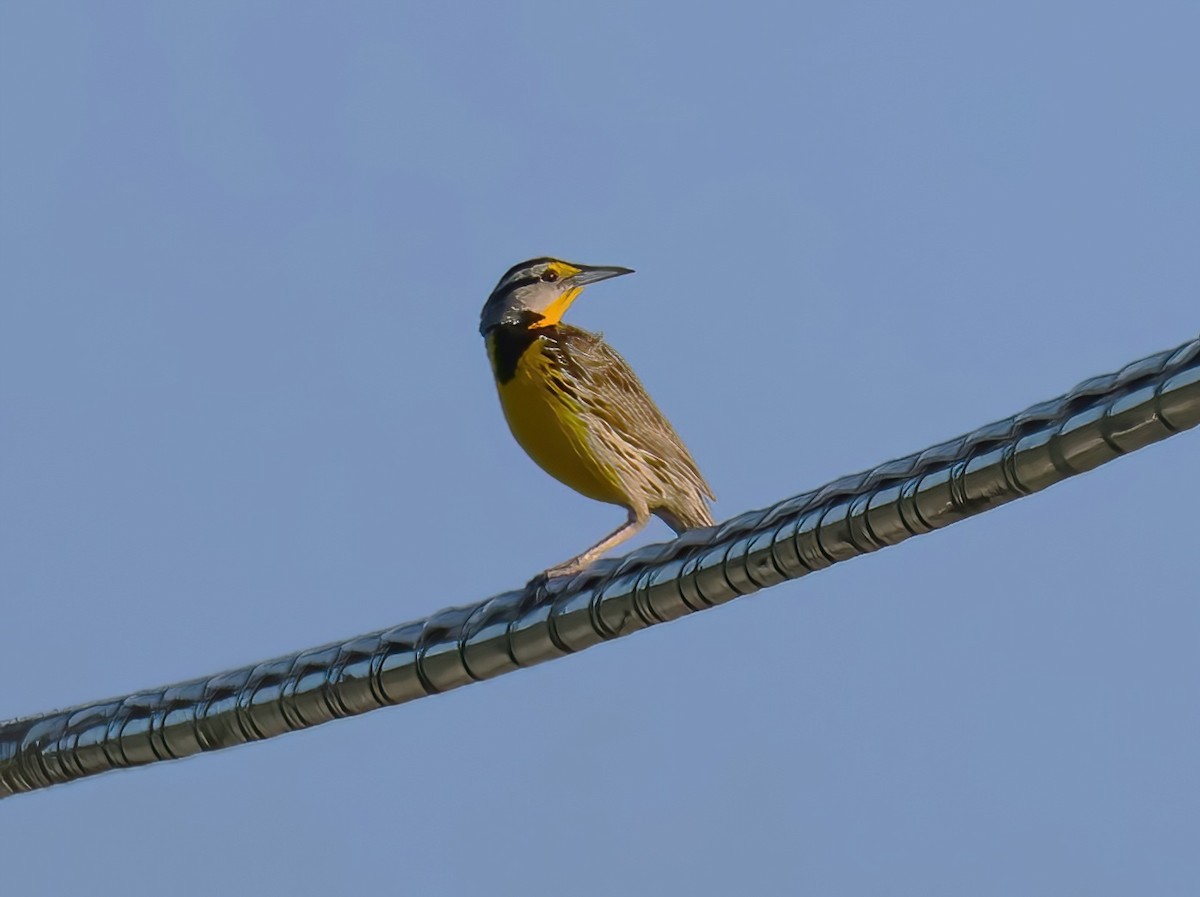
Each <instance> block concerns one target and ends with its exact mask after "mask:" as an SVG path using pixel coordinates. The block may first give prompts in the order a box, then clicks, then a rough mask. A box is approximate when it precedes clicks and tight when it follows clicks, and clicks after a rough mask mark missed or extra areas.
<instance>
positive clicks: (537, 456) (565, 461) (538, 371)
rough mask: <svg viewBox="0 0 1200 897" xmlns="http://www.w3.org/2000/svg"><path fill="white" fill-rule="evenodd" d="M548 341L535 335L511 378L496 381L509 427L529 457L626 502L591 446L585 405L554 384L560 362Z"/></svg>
mask: <svg viewBox="0 0 1200 897" xmlns="http://www.w3.org/2000/svg"><path fill="white" fill-rule="evenodd" d="M544 345H545V344H544V342H543V341H542V339H540V338H539V339H534V340H533V341H532V342H531V343H530V344H529V346H528V348H527V349H525V350H524V351H523V352H522V353H521V355H520V357H519V358H518V359H517V362H516V369H515V371H513V373H512V375H511V377H509V378H508V379H507V380H505V381H503V382H502V381H501V379H500V378H499V377H497V379H496V388H497V390H498V391H499V393H500V405H501V407H502V408H503V409H504V416H505V418H506V419H507V420H508V426H509V429H511V430H512V434H513V436H514V437H515V438H516V440H517V442H518V443H520V445H521V448H523V449H525V451H526V452H527V453H528V454H529V457H531V458H532V459H533V460H534V461H535V462H536V463H537V464H538V466H539V467H541V468H542V470H544V471H546V473H548V474H550V476H552V477H554V478H555V479H556V480H558V481H559V482H562V483H565V484H566V485H568V486H570V487H571V488H572V489H574V490H575V491H577V492H580V493H582V494H583V495H586V496H587V497H588V498H592V499H595V500H596V501H605V502H610V503H612V504H619V505H623V504H625V503H626V496H625V492H624V490H623V489H621V487H620V483H619V480H618V479H617V477H616V476H615V474H614V472H613V471H612V470H611V468H607V467H606V466H605V465H603V464H601V463H600V462H599V461H598V460H597V459H596V458H595V456H594V455H593V454H592V452H591V451H590V450H589V447H588V437H587V427H588V424H587V420H586V418H585V417H584V416H583V413H582V411H581V409H580V407H579V405H578V404H577V403H576V402H575V401H574V400H573V399H572V398H571V397H570V396H569V395H567V394H566V393H564V392H563V391H562V390H561V389H559V388H558V387H556V386H555V385H554V384H553V383H552V381H551V374H552V373H553V371H554V367H553V365H554V360H553V359H552V358H551V357H550V356H548V355H547V354H546V352H545V351H544ZM488 348H489V351H490V352H491V355H492V365H493V369H496V368H497V364H496V362H497V358H496V347H495V345H494V343H492V342H491V341H489V346H488Z"/></svg>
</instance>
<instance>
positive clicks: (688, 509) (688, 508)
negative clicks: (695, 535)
mask: <svg viewBox="0 0 1200 897" xmlns="http://www.w3.org/2000/svg"><path fill="white" fill-rule="evenodd" d="M654 514H655V515H656V516H657V517H658V519H659V520H661V521H662V522H663V523H665V524H666V525H667V526H669V527H671V529H673V530H675V533H676V534H679V533H683V532H687V531H688V530H690V529H700V528H701V527H704V526H712V525H713V516H712V511H710V510H709V509H708V504H707V503H706V502H705V501H704V499H702V498H700V497H699V496H696V501H695V502H688V504H686V505H676V506H675V507H672V508H655V509H654Z"/></svg>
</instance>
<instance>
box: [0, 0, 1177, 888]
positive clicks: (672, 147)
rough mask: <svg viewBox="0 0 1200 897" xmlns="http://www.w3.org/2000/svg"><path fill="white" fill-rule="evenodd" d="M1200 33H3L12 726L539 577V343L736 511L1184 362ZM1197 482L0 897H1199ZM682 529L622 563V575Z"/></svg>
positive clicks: (695, 632)
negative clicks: (538, 297)
mask: <svg viewBox="0 0 1200 897" xmlns="http://www.w3.org/2000/svg"><path fill="white" fill-rule="evenodd" d="M1198 41H1200V8H1198V7H1197V6H1196V5H1195V4H1193V3H1187V2H1162V3H1159V2H1148V3H1140V4H1111V3H1061V4H1046V3H1025V2H1013V0H1005V2H983V3H952V2H943V3H934V2H930V3H905V4H891V3H856V2H841V3H823V4H805V3H795V2H779V3H762V2H742V3H736V4H723V5H721V6H705V5H703V4H695V3H686V4H685V3H663V4H653V3H645V2H604V3H601V2H591V3H575V2H564V0H555V2H528V3H520V4H509V3H462V2H459V3H453V2H443V3H420V4H418V3H411V2H410V3H384V2H379V3H366V2H354V3H337V4H335V3H326V4H315V3H304V4H298V3H288V2H276V3H265V2H264V3H252V2H236V3H217V2H207V3H191V4H167V3H145V4H131V3H118V2H111V3H103V4H96V3H78V4H59V3H34V2H9V3H5V4H4V6H3V7H2V8H0V129H2V131H0V297H2V298H0V428H2V431H0V432H2V438H0V608H2V613H0V717H12V716H18V715H24V714H28V713H35V712H39V711H46V710H50V709H53V708H57V707H62V706H67V705H71V704H76V703H81V702H84V701H89V700H93V699H99V698H104V697H108V696H111V695H115V694H122V693H125V692H128V691H133V690H136V689H140V688H146V687H150V686H155V685H160V684H163V683H166V682H171V681H175V680H179V679H184V678H189V677H193V676H197V675H202V674H208V673H215V672H218V671H220V670H222V669H225V668H228V667H232V666H237V665H241V664H245V663H249V662H253V661H256V660H259V659H263V658H266V657H271V656H274V655H277V654H280V653H284V652H288V651H291V650H295V649H300V648H304V647H308V646H311V645H315V644H319V643H321V642H325V641H328V640H331V639H335V638H342V637H348V636H352V635H355V634H357V633H361V632H366V631H369V630H373V629H377V628H381V627H384V626H388V625H391V624H394V623H399V622H402V621H405V620H409V619H412V618H416V617H420V616H424V615H426V614H427V613H430V612H432V611H435V610H437V609H439V608H441V607H443V606H446V605H449V604H461V603H467V602H472V601H476V600H479V599H482V598H485V597H487V596H489V595H491V594H494V593H496V592H499V591H503V590H506V589H509V588H512V587H515V586H517V585H519V584H521V583H523V582H524V581H525V580H526V579H527V578H528V577H529V576H530V575H531V574H533V573H535V572H536V571H537V570H540V569H541V568H543V567H545V566H547V565H549V564H551V563H554V562H556V561H560V560H562V559H563V558H565V557H567V556H569V555H571V554H573V553H575V552H577V551H578V550H580V549H582V548H583V547H585V546H586V545H589V544H591V542H593V541H595V540H596V539H597V538H599V536H600V535H602V534H603V533H605V532H607V531H608V530H609V529H611V528H612V527H613V526H615V525H616V524H617V523H618V522H619V521H620V520H621V519H622V512H621V511H620V510H618V509H616V508H613V507H609V506H604V505H599V504H594V503H591V502H589V501H587V500H586V499H583V498H581V497H579V496H577V495H575V494H574V493H572V492H570V491H569V490H567V489H566V488H565V487H563V486H560V485H558V484H557V483H556V482H554V481H552V480H551V479H549V478H548V477H547V476H546V475H545V474H543V473H542V472H541V471H539V470H538V469H537V468H536V467H535V466H534V465H533V464H532V462H530V461H528V460H527V459H526V457H525V456H524V455H523V454H522V452H521V451H520V449H519V448H518V447H517V446H516V444H515V443H514V442H513V441H512V439H511V437H510V436H509V434H508V431H507V429H506V427H505V425H504V421H503V419H502V417H501V414H500V410H499V407H498V404H497V401H496V396H495V392H494V388H493V386H492V382H491V376H490V372H489V370H488V365H487V361H486V358H485V355H484V351H483V346H482V341H481V340H480V338H479V336H478V334H477V332H476V326H477V320H478V312H479V308H480V306H481V304H482V302H483V300H484V298H485V297H486V295H487V293H488V292H489V290H490V289H491V287H492V286H493V284H494V283H495V281H496V278H497V277H498V276H499V275H500V273H501V272H503V271H504V269H506V268H507V267H508V266H509V265H511V264H513V263H514V262H516V261H518V260H521V259H523V258H527V257H529V256H535V255H542V254H553V255H558V256H562V257H565V258H568V259H572V260H576V261H581V262H587V263H594V264H618V265H627V266H630V267H633V268H636V269H637V271H638V273H637V274H636V276H634V277H629V278H622V279H621V280H619V281H614V282H612V283H606V284H603V285H600V286H597V287H593V288H591V289H590V290H589V291H588V293H587V294H586V295H585V297H584V299H582V300H581V301H580V302H579V303H578V304H577V306H576V308H575V309H574V310H573V314H572V316H571V320H572V321H573V322H574V323H577V324H580V325H582V326H586V327H591V328H594V329H602V330H604V332H605V333H606V335H607V337H608V338H609V339H610V341H611V342H612V343H613V345H615V346H616V347H617V348H618V349H619V350H620V351H621V352H622V353H623V354H625V356H626V357H627V358H628V359H629V360H630V362H631V363H632V364H633V366H634V367H635V368H636V370H637V371H638V372H639V373H640V374H641V375H642V377H643V379H644V381H645V382H646V384H647V386H648V387H649V388H650V390H651V392H652V393H653V395H654V396H655V398H656V399H657V400H658V402H659V404H660V405H661V406H662V407H663V408H664V410H665V411H666V412H667V414H668V415H669V416H670V417H671V418H672V420H673V421H674V423H675V424H676V426H677V427H678V429H679V430H680V432H681V433H682V434H683V436H684V438H685V439H686V440H687V442H688V443H689V445H690V446H691V448H692V450H693V452H694V454H695V455H696V457H697V459H698V461H699V462H700V465H701V467H702V468H703V470H704V471H705V473H706V474H707V476H708V478H709V480H710V481H711V482H712V485H713V487H714V488H715V490H716V492H717V495H718V498H719V502H718V504H717V506H716V509H715V510H716V512H717V516H718V517H720V518H725V517H728V516H731V515H733V514H736V513H739V512H742V511H745V510H747V509H750V508H754V507H761V506H763V505H765V504H768V503H770V502H772V501H775V500H777V499H780V498H783V497H785V496H787V495H791V494H794V493H796V492H799V491H802V490H804V489H807V488H810V487H813V486H817V485H820V484H821V483H824V482H825V481H827V480H829V479H831V478H833V477H835V476H838V475H840V474H844V473H849V472H853V471H856V470H860V469H862V468H865V467H869V466H872V465H874V464H876V463H878V462H882V461H885V460H888V459H890V458H892V457H895V456H897V455H901V454H905V453H908V452H910V451H913V450H915V449H919V448H923V447H924V446H926V445H928V444H930V443H932V442H935V441H939V440H942V439H944V438H949V437H952V436H954V435H957V434H958V433H961V432H963V431H965V430H969V429H972V428H974V427H975V426H977V425H980V424H983V423H986V422H988V421H990V420H993V419H995V418H998V417H1003V416H1006V415H1008V414H1010V413H1013V412H1015V411H1018V410H1020V409H1022V408H1024V407H1025V406H1027V405H1029V404H1031V403H1033V402H1036V401H1039V400H1042V399H1045V398H1050V397H1052V396H1054V395H1058V394H1059V393H1061V392H1063V391H1064V390H1066V389H1068V388H1070V387H1071V386H1073V385H1074V384H1075V383H1076V382H1077V381H1079V380H1081V379H1083V378H1084V377H1087V376H1091V375H1093V374H1098V373H1104V372H1107V371H1109V370H1112V369H1114V368H1116V367H1119V366H1120V365H1122V364H1124V363H1125V362H1127V361H1130V360H1133V359H1136V358H1139V357H1141V356H1143V355H1145V354H1148V353H1150V352H1153V351H1157V350H1159V349H1163V348H1167V347H1170V346H1174V345H1176V344H1178V343H1180V342H1182V341H1184V340H1186V339H1188V338H1190V337H1191V336H1193V335H1194V334H1195V333H1196V332H1197V331H1198V330H1200V314H1198V313H1197V309H1198V307H1200V301H1198V300H1200V267H1198V265H1197V246H1198V245H1200V170H1198V166H1197V160H1200V116H1198V115H1197V111H1196V110H1197V85H1200V54H1198V53H1197V52H1196V47H1197V44H1198ZM1198 455H1200V434H1194V433H1193V434H1187V435H1183V436H1180V437H1177V438H1175V439H1172V440H1170V441H1169V442H1167V443H1166V444H1163V445H1159V446H1155V447H1151V448H1149V449H1147V450H1145V451H1143V452H1139V453H1138V454H1136V455H1135V456H1133V457H1131V458H1128V459H1124V460H1122V461H1119V462H1117V463H1115V464H1113V465H1111V466H1108V467H1105V468H1103V469H1101V470H1099V471H1096V472H1093V473H1091V474H1088V475H1086V476H1084V477H1081V478H1078V479H1076V480H1073V481H1071V482H1069V483H1067V484H1064V485H1062V486H1059V487H1057V488H1055V489H1053V490H1051V491H1050V492H1048V493H1045V494H1042V495H1038V496H1036V497H1033V498H1030V499H1027V500H1024V501H1020V502H1017V503H1016V504H1013V505H1010V506H1007V507H1004V508H1001V509H999V510H997V511H994V512H992V513H989V514H986V515H985V516H983V517H982V518H980V519H978V520H973V521H969V522H966V523H963V524H961V525H959V526H955V527H952V528H951V529H949V530H945V531H942V532H939V533H936V534H933V535H930V536H926V537H923V538H920V539H915V540H913V541H911V542H909V543H907V544H905V545H903V546H900V547H898V548H894V549H889V550H887V551H883V552H881V553H878V554H876V555H873V556H871V557H868V558H866V559H863V560H858V561H854V562H852V563H848V564H844V565H839V566H837V567H836V568H834V569H832V570H829V571H827V572H823V573H821V574H819V575H816V576H812V577H809V578H807V579H805V580H803V581H801V582H798V583H791V584H787V585H783V586H780V587H778V588H775V589H772V590H770V591H769V592H765V593H762V594H760V595H757V596H754V597H751V598H747V599H743V600H740V601H737V602H734V603H733V604H731V605H728V606H726V607H723V608H721V609H719V610H715V611H711V612H708V613H704V614H700V615H698V616H695V617H692V618H689V619H687V620H683V621H679V622H676V623H673V624H671V625H667V626H661V627H657V628H655V629H652V630H649V631H646V632H643V633H639V634H637V635H635V636H633V637H631V638H627V639H623V640H621V641H619V642H616V643H613V644H608V645H603V646H600V647H597V648H595V649H592V650H590V651H587V652H585V653H583V654H580V655H578V656H573V657H570V658H566V659H563V660H560V661H557V662H554V663H550V664H545V665H543V666H540V667H538V668H536V669H531V670H527V671H522V672H519V673H516V674H513V675H509V676H506V677H503V678H502V679H499V680H496V681H493V682H488V683H484V684H481V685H475V686H472V687H470V688H466V689H462V690H459V691H456V692H454V693H451V694H447V695H442V696H439V697H436V698H433V699H430V700H423V701H419V702H417V703H414V704H410V705H407V706H404V707H400V708H396V709H389V710H384V711H380V712H376V713H373V714H369V715H367V716H365V717H360V718H357V719H354V720H348V721H342V722H337V723H333V724H330V725H326V726H322V727H320V728H318V729H317V730H314V731H310V732H305V733H301V734H298V735H292V736H287V737H283V738H278V739H275V740H272V741H270V742H267V743H262V744H257V745H253V746H249V747H242V748H237V749H234V750H231V751H226V752H222V753H219V754H213V755H209V756H201V757H197V758H193V759H189V760H185V761H182V762H177V763H167V764H159V765H156V766H154V767H150V768H144V769H140V770H134V771H127V772H120V773H114V774H109V775H105V776H101V777H98V778H95V779H91V780H88V781H85V782H81V783H77V784H73V785H69V786H65V787H60V788H54V789H51V790H49V791H45V792H40V793H36V794H33V795H29V796H24V797H20V798H15V799H13V800H7V801H4V802H3V803H2V804H0V890H2V891H3V892H4V893H5V894H13V895H17V894H20V895H64V894H73V893H83V892H85V891H86V892H89V893H106V894H113V893H122V894H127V895H161V894H164V893H172V894H178V895H200V894H210V893H224V894H236V893H255V894H264V895H273V894H286V895H295V894H316V893H324V894H334V893H336V894H420V893H432V892H435V891H436V892H437V893H489V894H504V895H509V894H512V895H523V894H580V895H609V894H667V893H680V894H689V895H726V894H737V893H751V894H794V893H812V894H821V895H858V894H920V895H961V894H972V895H993V894H994V895H1012V894H1021V895H1042V894H1047V895H1048V894H1053V895H1062V894H1087V895H1109V894H1111V895H1128V894H1132V893H1141V894H1154V895H1185V894H1189V895H1190V894H1195V893H1197V892H1198V890H1200V850H1198V849H1197V844H1200V800H1198V798H1200V765H1198V764H1197V757H1200V715H1198V713H1197V695H1198V693H1200V656H1198V653H1197V650H1196V645H1197V637H1198V635H1200V603H1198V601H1197V594H1196V583H1197V566H1196V553H1197V522H1196V521H1197V518H1196V511H1195V506H1196V499H1197V496H1198V495H1200V464H1197V457H1198ZM668 535H669V532H668V531H667V530H666V528H665V527H663V526H662V525H661V524H658V523H655V524H654V526H653V527H652V528H651V529H650V531H649V532H648V534H647V536H646V538H647V539H652V540H661V539H664V538H666V537H667V536H668Z"/></svg>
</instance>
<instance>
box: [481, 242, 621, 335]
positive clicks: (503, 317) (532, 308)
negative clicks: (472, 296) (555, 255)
mask: <svg viewBox="0 0 1200 897" xmlns="http://www.w3.org/2000/svg"><path fill="white" fill-rule="evenodd" d="M632 273H633V271H632V270H631V269H629V268H615V267H599V266H595V265H576V264H573V263H571V262H564V261H561V260H559V259H552V258H539V259H530V260H529V261H527V262H521V264H519V265H513V266H512V267H511V268H509V269H508V271H506V272H505V274H504V276H503V277H501V278H500V282H499V283H498V284H496V288H495V289H494V290H492V295H490V296H488V300H487V302H485V303H484V306H483V312H482V314H480V316H479V332H480V333H487V332H488V331H489V330H491V329H492V328H493V327H497V326H499V325H501V324H514V325H517V326H521V327H551V326H553V325H555V324H557V323H558V322H559V320H561V319H562V316H563V314H564V313H565V312H566V310H567V309H568V308H569V307H570V306H571V303H572V302H574V301H575V299H576V298H577V297H578V296H579V294H580V293H582V292H583V288H584V287H585V286H587V285H588V284H589V283H595V282H596V281H598V280H607V279H608V278H610V277H619V276H620V275H622V274H632Z"/></svg>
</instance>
